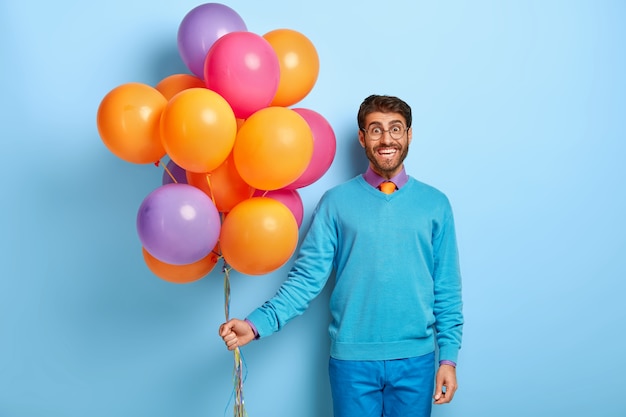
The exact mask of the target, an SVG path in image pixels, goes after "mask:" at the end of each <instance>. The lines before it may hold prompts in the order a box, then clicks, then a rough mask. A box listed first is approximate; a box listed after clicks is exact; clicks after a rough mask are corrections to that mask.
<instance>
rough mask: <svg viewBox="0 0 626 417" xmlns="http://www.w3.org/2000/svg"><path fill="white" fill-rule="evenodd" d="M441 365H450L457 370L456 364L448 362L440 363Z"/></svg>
mask: <svg viewBox="0 0 626 417" xmlns="http://www.w3.org/2000/svg"><path fill="white" fill-rule="evenodd" d="M441 365H450V366H451V367H453V368H456V363H455V362H452V361H448V360H443V361H439V366H441Z"/></svg>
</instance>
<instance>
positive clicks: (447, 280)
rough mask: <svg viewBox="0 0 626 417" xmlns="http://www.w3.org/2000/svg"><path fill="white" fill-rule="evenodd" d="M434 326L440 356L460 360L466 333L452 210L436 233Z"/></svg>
mask: <svg viewBox="0 0 626 417" xmlns="http://www.w3.org/2000/svg"><path fill="white" fill-rule="evenodd" d="M433 250H434V252H433V253H434V261H435V262H434V274H433V280H434V291H435V304H434V314H435V328H436V331H437V344H438V347H439V359H440V360H449V361H453V362H455V363H456V362H457V357H458V352H459V349H460V348H461V337H462V333H463V312H462V310H463V301H462V297H461V272H460V267H459V256H458V249H457V241H456V232H455V227H454V219H453V215H452V210H451V209H450V207H449V206H448V208H447V210H446V213H445V214H444V216H443V220H442V221H441V224H439V225H438V227H437V228H436V230H435V231H434V233H433Z"/></svg>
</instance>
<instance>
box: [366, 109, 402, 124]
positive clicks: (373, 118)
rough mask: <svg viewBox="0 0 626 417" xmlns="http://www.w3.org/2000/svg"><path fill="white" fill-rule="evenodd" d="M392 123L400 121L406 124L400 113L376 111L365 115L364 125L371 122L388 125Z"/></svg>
mask: <svg viewBox="0 0 626 417" xmlns="http://www.w3.org/2000/svg"><path fill="white" fill-rule="evenodd" d="M393 123H402V124H404V125H406V119H405V118H404V116H402V115H401V114H400V113H382V112H378V111H377V112H372V113H370V114H368V115H367V116H365V126H369V125H372V124H379V125H383V126H389V125H391V124H393Z"/></svg>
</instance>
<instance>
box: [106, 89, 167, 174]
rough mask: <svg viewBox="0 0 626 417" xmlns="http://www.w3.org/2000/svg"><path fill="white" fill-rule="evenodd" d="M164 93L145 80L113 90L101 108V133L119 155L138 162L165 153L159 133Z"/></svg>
mask: <svg viewBox="0 0 626 417" xmlns="http://www.w3.org/2000/svg"><path fill="white" fill-rule="evenodd" d="M166 104H167V100H166V99H165V97H163V94H161V93H159V91H158V90H156V89H155V88H153V87H151V86H149V85H147V84H142V83H128V84H122V85H120V86H118V87H116V88H114V89H113V90H111V91H110V92H109V93H108V94H107V95H106V96H104V98H103V99H102V102H101V103H100V106H99V107H98V116H97V123H98V132H99V133H100V138H101V139H102V141H103V142H104V144H105V145H106V147H107V148H108V149H109V150H110V151H111V152H112V153H113V154H114V155H116V156H117V157H119V158H121V159H123V160H125V161H127V162H132V163H135V164H148V163H154V162H156V161H158V160H159V159H161V158H162V157H163V156H164V155H165V149H164V148H163V144H162V143H161V136H160V132H159V120H160V118H161V113H162V112H163V109H164V108H165V105H166Z"/></svg>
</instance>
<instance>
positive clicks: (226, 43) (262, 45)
mask: <svg viewBox="0 0 626 417" xmlns="http://www.w3.org/2000/svg"><path fill="white" fill-rule="evenodd" d="M204 81H205V83H206V86H207V88H208V89H210V90H213V91H215V92H216V93H218V94H219V95H221V96H222V97H223V98H224V99H225V100H226V101H227V102H228V104H230V106H231V107H232V109H233V112H234V113H235V116H236V117H237V118H238V119H246V118H248V116H250V115H251V114H252V113H254V112H256V111H258V110H261V109H263V108H265V107H268V106H269V105H270V103H271V102H272V100H273V98H274V96H275V95H276V91H277V90H278V83H279V81H280V63H279V61H278V56H277V55H276V51H275V50H274V48H272V46H271V45H270V43H269V42H268V41H267V40H265V38H263V37H262V36H260V35H257V34H255V33H252V32H232V33H227V34H226V35H224V36H222V37H221V38H219V39H218V40H217V41H216V42H215V43H214V44H213V46H212V47H211V49H210V50H209V52H208V53H207V56H206V60H205V63H204Z"/></svg>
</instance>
